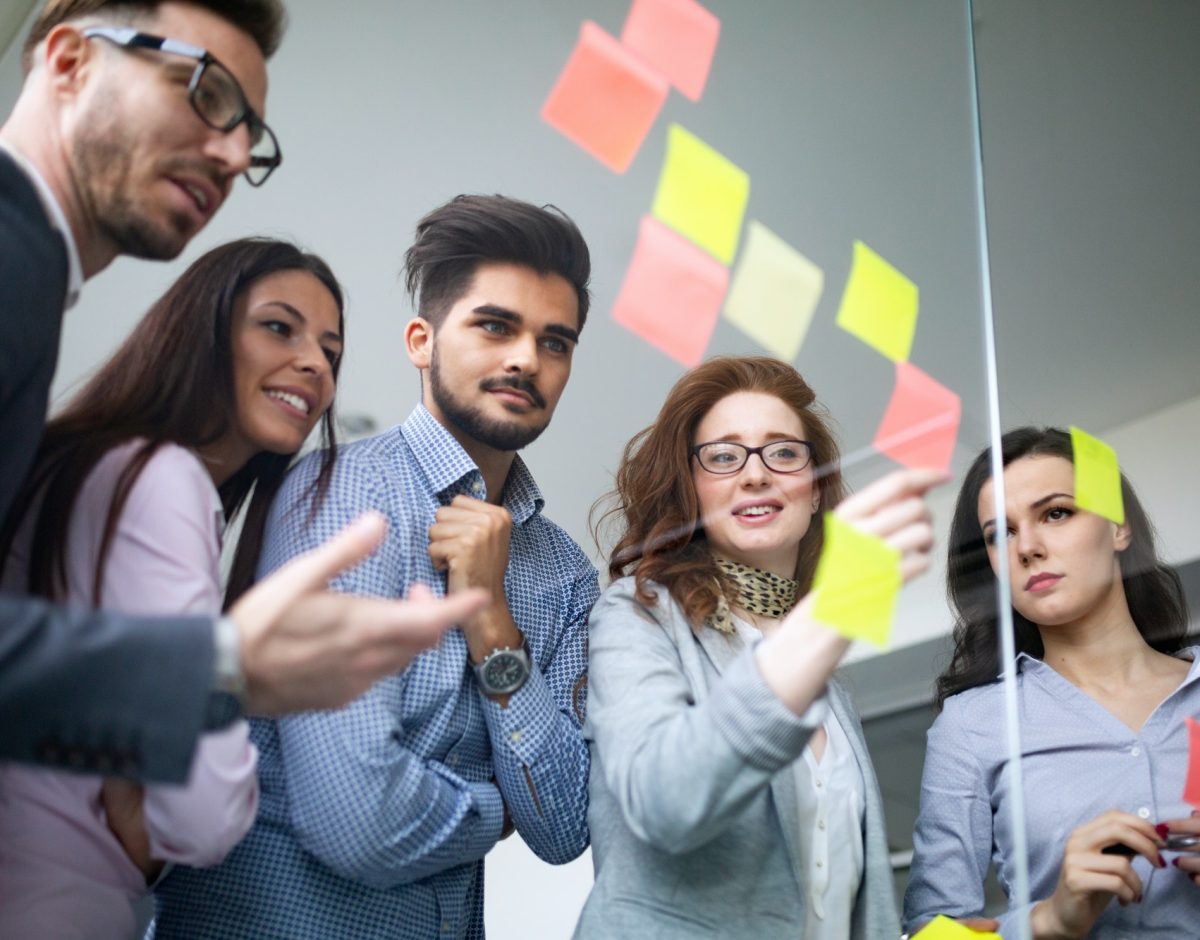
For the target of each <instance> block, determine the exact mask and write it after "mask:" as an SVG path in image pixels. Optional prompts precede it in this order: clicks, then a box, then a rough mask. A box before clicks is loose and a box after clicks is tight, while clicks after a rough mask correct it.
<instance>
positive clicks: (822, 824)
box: [817, 819, 825, 829]
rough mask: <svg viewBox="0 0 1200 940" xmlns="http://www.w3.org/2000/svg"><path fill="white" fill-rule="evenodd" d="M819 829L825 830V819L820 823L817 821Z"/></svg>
mask: <svg viewBox="0 0 1200 940" xmlns="http://www.w3.org/2000/svg"><path fill="white" fill-rule="evenodd" d="M817 828H818V829H824V828H825V820H823V819H821V820H818V821H817Z"/></svg>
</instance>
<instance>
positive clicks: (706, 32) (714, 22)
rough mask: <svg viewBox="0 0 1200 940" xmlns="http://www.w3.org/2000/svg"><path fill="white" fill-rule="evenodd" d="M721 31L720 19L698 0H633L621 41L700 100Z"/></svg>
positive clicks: (679, 86) (689, 95) (693, 97)
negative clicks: (697, 0) (697, 1)
mask: <svg viewBox="0 0 1200 940" xmlns="http://www.w3.org/2000/svg"><path fill="white" fill-rule="evenodd" d="M720 35H721V21H720V20H719V19H717V17H716V16H715V15H714V14H713V13H710V12H709V11H708V10H706V9H704V7H702V6H700V4H698V3H696V0H633V6H631V7H630V8H629V16H628V17H626V19H625V29H624V30H622V32H621V42H623V43H624V44H625V45H626V46H628V47H629V48H630V49H632V50H633V51H634V52H636V53H637V54H638V55H639V56H641V57H642V59H643V60H645V62H646V63H647V64H648V65H650V66H652V67H653V68H655V69H657V70H658V71H659V72H661V73H662V74H663V75H664V76H666V78H667V80H668V81H669V82H670V83H671V84H672V85H674V86H675V87H676V88H678V89H679V91H680V92H682V93H683V94H684V95H686V96H687V97H688V98H690V99H691V100H692V101H699V100H700V96H701V95H702V94H704V83H705V82H707V81H708V72H709V69H710V68H711V67H712V61H713V54H714V53H715V52H716V51H717V39H718V38H719V37H720Z"/></svg>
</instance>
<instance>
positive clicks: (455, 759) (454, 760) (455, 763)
mask: <svg viewBox="0 0 1200 940" xmlns="http://www.w3.org/2000/svg"><path fill="white" fill-rule="evenodd" d="M450 765H451V766H452V767H457V766H458V755H457V754H451V755H450Z"/></svg>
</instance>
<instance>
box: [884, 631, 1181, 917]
mask: <svg viewBox="0 0 1200 940" xmlns="http://www.w3.org/2000/svg"><path fill="white" fill-rule="evenodd" d="M1198 650H1200V647H1190V648H1188V649H1186V650H1183V651H1182V652H1181V653H1179V654H1178V655H1179V656H1181V657H1182V658H1185V659H1190V660H1191V661H1192V667H1191V669H1190V670H1189V671H1188V674H1187V678H1186V679H1185V680H1184V681H1183V683H1182V685H1180V686H1179V688H1178V689H1176V690H1175V691H1174V692H1173V693H1171V695H1169V696H1168V697H1167V698H1166V700H1165V701H1163V702H1162V703H1161V704H1160V705H1159V706H1158V707H1157V708H1156V709H1155V710H1154V711H1153V712H1152V713H1151V715H1150V717H1149V718H1148V719H1146V723H1145V724H1144V725H1143V726H1142V728H1141V730H1140V731H1136V732H1135V731H1132V730H1131V729H1130V728H1128V727H1126V725H1124V724H1123V723H1122V722H1121V721H1120V720H1119V719H1118V718H1117V717H1116V716H1115V715H1113V714H1112V713H1111V712H1109V711H1108V710H1107V709H1105V708H1104V707H1103V706H1102V705H1100V703H1099V702H1097V701H1096V700H1095V699H1093V698H1092V697H1091V696H1089V695H1088V694H1087V693H1085V692H1083V691H1082V690H1080V689H1079V688H1077V687H1076V686H1074V685H1072V684H1071V683H1070V682H1068V681H1067V680H1066V679H1064V678H1063V677H1062V676H1060V675H1059V674H1058V673H1057V672H1055V671H1054V669H1052V668H1051V667H1050V666H1047V665H1046V664H1045V663H1043V662H1041V661H1040V660H1038V659H1035V658H1033V657H1031V656H1027V655H1025V654H1021V655H1020V656H1018V658H1017V667H1018V676H1017V696H1018V698H1017V702H1018V704H1017V707H1018V714H1019V720H1020V729H1021V773H1022V774H1023V776H1024V791H1025V813H1026V818H1027V823H1026V832H1027V834H1028V842H1029V880H1030V892H1031V897H1032V899H1033V901H1034V902H1037V901H1040V900H1042V899H1043V898H1047V897H1049V896H1050V895H1051V894H1052V893H1053V892H1054V887H1055V884H1056V883H1057V881H1058V872H1059V868H1060V867H1061V865H1062V857H1063V849H1064V847H1065V846H1066V842H1067V838H1068V837H1069V836H1070V834H1071V832H1072V830H1074V829H1075V828H1076V827H1077V826H1079V825H1081V824H1083V823H1085V822H1088V821H1089V820H1092V819H1094V818H1096V817H1097V816H1099V815H1100V814H1101V813H1104V812H1106V811H1107V810H1110V809H1118V810H1123V811H1125V812H1128V813H1133V814H1134V815H1137V816H1141V817H1142V818H1143V819H1148V820H1150V821H1151V822H1152V823H1153V822H1159V821H1161V820H1166V819H1178V818H1181V817H1186V816H1190V815H1191V811H1192V807H1190V806H1188V805H1187V804H1186V803H1184V802H1183V785H1184V780H1185V779H1186V776H1187V762H1188V733H1187V728H1186V726H1185V724H1184V718H1185V717H1197V716H1200V663H1198V662H1197V661H1196V660H1197V657H1196V653H1197V651H1198ZM1002 695H1003V687H1002V685H1001V684H1000V683H993V684H991V685H985V686H981V687H979V688H975V689H969V690H967V691H966V692H960V693H959V694H958V695H954V696H951V697H950V698H949V699H947V700H946V704H945V708H944V709H943V711H942V713H941V715H939V716H938V718H937V720H936V721H935V722H934V723H933V727H932V728H930V729H929V736H928V746H927V750H926V753H925V771H924V776H923V778H922V781H921V810H920V815H919V816H918V818H917V828H916V831H915V832H914V834H913V863H912V874H911V879H910V881H909V884H908V891H907V893H906V894H905V897H904V922H905V927H906V929H910V930H911V929H913V928H914V927H916V926H918V925H921V924H923V923H925V922H926V921H929V920H932V919H933V917H934V916H935V915H936V914H946V915H948V916H950V917H968V916H974V915H978V914H979V912H980V911H981V910H982V909H983V882H984V876H985V875H986V874H987V869H988V863H989V861H990V862H991V863H993V864H994V865H995V868H996V873H997V876H998V878H999V880H1000V884H1001V886H1002V887H1003V888H1004V892H1005V894H1007V895H1009V896H1011V893H1012V891H1011V886H1012V884H1013V881H1014V878H1015V875H1014V859H1013V848H1012V847H1013V839H1012V830H1011V826H1010V824H1009V814H1010V812H1011V806H1010V801H1011V792H1010V789H1009V786H1010V784H1009V780H1010V770H1009V766H1010V765H1009V761H1008V756H1007V753H1006V750H1005V737H1004V734H1003V733H1002V730H1003V714H1004V710H1003V703H1002V701H1001V699H1002ZM1164 857H1165V858H1166V859H1167V861H1168V866H1167V867H1166V868H1165V869H1156V868H1154V867H1153V866H1152V865H1151V864H1150V862H1149V861H1147V860H1146V859H1144V858H1142V857H1140V856H1139V857H1137V858H1135V859H1134V861H1133V867H1134V870H1135V871H1136V872H1137V874H1138V876H1139V877H1140V878H1141V879H1142V884H1143V886H1144V891H1143V895H1142V896H1143V900H1142V901H1141V903H1140V904H1130V905H1128V906H1127V907H1121V906H1120V905H1119V904H1118V903H1117V902H1116V901H1115V900H1114V901H1113V902H1112V903H1110V904H1109V906H1108V907H1107V908H1105V909H1104V912H1103V913H1102V914H1101V915H1100V918H1099V920H1098V921H1097V922H1096V925H1095V928H1094V929H1093V931H1092V932H1091V934H1089V936H1090V937H1092V938H1095V940H1118V938H1129V940H1144V938H1163V940H1165V938H1167V937H1171V938H1175V940H1178V938H1182V937H1195V936H1200V888H1197V886H1196V885H1194V884H1192V882H1191V881H1190V879H1189V878H1188V877H1187V876H1186V875H1185V874H1183V873H1182V872H1181V871H1179V870H1178V869H1176V868H1175V867H1174V866H1172V865H1170V860H1171V858H1172V857H1173V856H1172V854H1171V853H1169V852H1167V853H1164ZM1028 914H1029V911H1028V909H1027V908H1025V909H1015V910H1010V911H1008V912H1007V913H1006V914H1004V915H1002V916H1001V918H1000V921H1001V931H1000V932H1001V935H1002V936H1003V937H1005V938H1010V937H1016V936H1017V926H1016V924H1017V920H1018V918H1021V917H1027V916H1028Z"/></svg>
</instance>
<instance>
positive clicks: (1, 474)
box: [0, 150, 214, 782]
mask: <svg viewBox="0 0 1200 940" xmlns="http://www.w3.org/2000/svg"><path fill="white" fill-rule="evenodd" d="M66 289H67V254H66V247H65V244H64V242H63V240H62V237H61V236H60V235H59V234H58V232H56V231H55V230H54V228H53V227H52V226H51V224H50V221H49V220H48V219H47V217H46V213H45V211H44V209H43V206H42V203H41V201H40V199H39V198H38V195H37V192H36V190H34V188H33V186H32V184H31V183H30V181H29V179H28V177H26V176H25V174H24V173H23V172H22V171H21V169H20V168H19V167H18V166H17V165H16V164H15V163H13V161H12V159H11V158H10V157H9V156H8V154H6V153H4V152H3V151H2V150H0V518H3V517H5V516H7V514H8V512H9V510H10V509H11V508H12V503H13V500H14V498H15V497H16V495H17V493H18V491H19V489H20V486H21V483H22V481H23V479H24V477H25V474H26V473H27V472H28V471H29V468H30V465H31V464H32V462H33V458H34V455H35V452H36V450H37V446H38V442H39V440H40V439H41V436H42V426H43V424H44V423H45V419H46V405H47V400H48V398H49V394H50V383H51V380H52V379H53V378H54V368H55V365H56V363H57V361H58V341H59V331H60V328H61V326H62V318H63V303H64V300H65V297H66ZM213 655H214V654H213V627H212V621H211V620H210V619H207V618H194V617H193V618H179V619H172V620H168V621H165V622H164V621H163V620H161V619H159V620H144V619H139V618H132V617H126V616H122V615H119V614H112V613H105V612H102V611H77V612H71V611H68V610H65V609H63V608H59V607H55V606H53V605H50V604H47V603H44V602H42V601H40V600H38V599H36V598H27V597H15V596H11V595H0V759H14V760H18V761H24V762H36V763H40V764H45V765H52V766H58V767H66V768H69V769H72V770H79V771H93V772H99V773H105V774H120V775H122V776H127V777H135V778H138V779H142V780H153V781H166V782H172V781H175V782H182V781H183V780H185V779H186V777H187V771H188V767H189V765H190V763H191V755H192V749H193V747H194V745H195V743H196V737H197V735H198V734H199V732H200V730H201V728H202V726H203V723H204V719H205V713H206V709H207V707H208V704H209V692H210V689H211V687H212V678H213Z"/></svg>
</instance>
